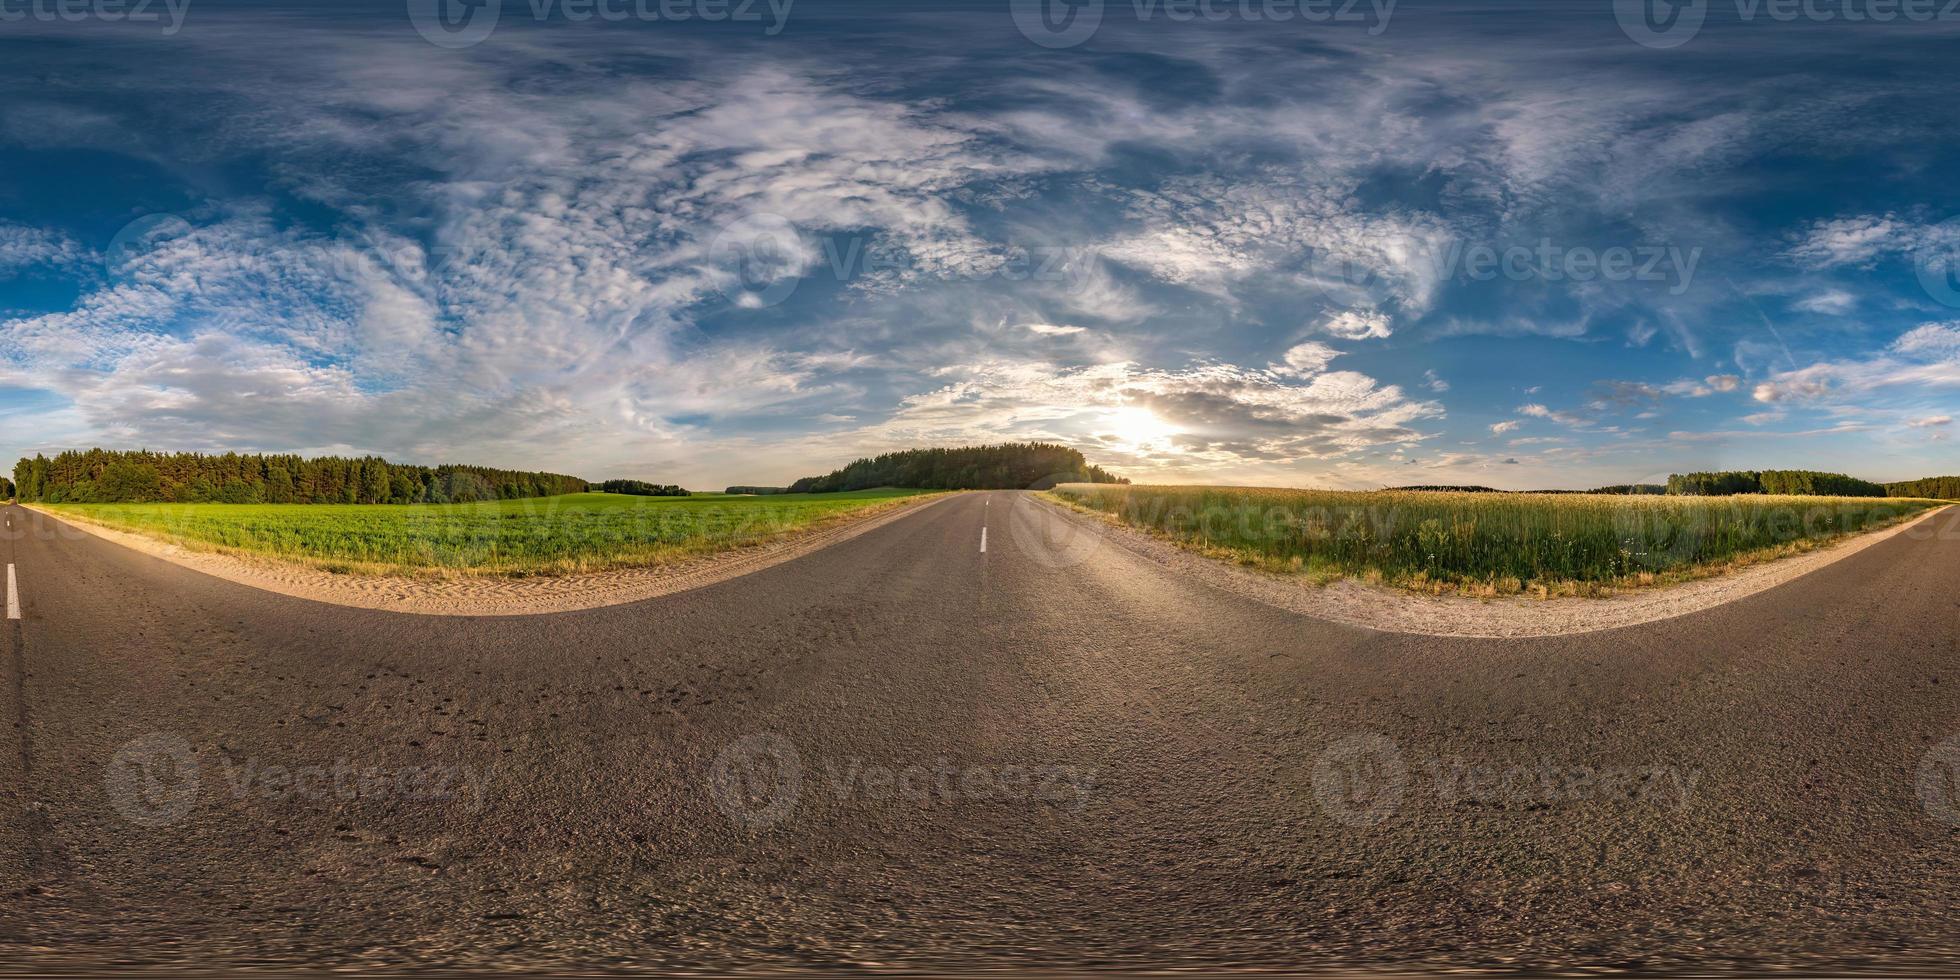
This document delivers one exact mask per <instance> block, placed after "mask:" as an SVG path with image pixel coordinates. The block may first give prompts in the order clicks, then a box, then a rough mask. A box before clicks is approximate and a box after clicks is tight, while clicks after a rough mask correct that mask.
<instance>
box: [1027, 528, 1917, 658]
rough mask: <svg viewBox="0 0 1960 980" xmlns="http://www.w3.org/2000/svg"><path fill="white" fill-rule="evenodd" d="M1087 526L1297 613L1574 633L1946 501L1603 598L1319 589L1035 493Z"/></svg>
mask: <svg viewBox="0 0 1960 980" xmlns="http://www.w3.org/2000/svg"><path fill="white" fill-rule="evenodd" d="M1037 498H1038V499H1040V500H1041V502H1042V504H1044V505H1045V506H1047V507H1049V508H1051V509H1053V510H1054V511H1056V512H1058V513H1060V514H1063V515H1066V516H1067V517H1068V519H1070V520H1072V521H1074V522H1076V523H1077V524H1078V525H1079V526H1080V527H1081V528H1082V529H1083V530H1084V531H1085V532H1086V533H1091V534H1096V535H1099V536H1100V537H1101V539H1102V540H1103V541H1105V542H1107V543H1108V544H1110V545H1112V546H1115V547H1120V548H1123V549H1125V550H1128V551H1130V552H1132V553H1134V554H1137V555H1139V556H1141V557H1143V558H1146V559H1148V560H1150V561H1152V562H1155V563H1156V564H1158V565H1161V566H1164V567H1166V568H1169V569H1173V570H1175V571H1177V572H1180V573H1182V574H1184V575H1187V576H1189V577H1191V578H1192V579H1195V580H1197V581H1199V582H1202V583H1204V584H1206V585H1209V586H1211V587H1213V588H1217V589H1222V590H1224V591H1226V592H1230V593H1233V594H1234V595H1238V596H1242V597H1245V598H1248V599H1253V600H1255V601H1258V602H1262V603H1265V604H1267V605H1271V606H1277V607H1279V608H1281V609H1285V610H1287V611H1289V612H1295V613H1299V614H1301V615H1303V616H1313V617H1315V618H1318V619H1325V620H1330V621H1333V622H1337V623H1343V624H1346V625H1349V626H1360V627H1364V628H1367V629H1372V630H1380V631H1382V632H1386V633H1409V634H1416V635H1421V636H1444V637H1484V638H1500V639H1502V638H1527V637H1553V636H1571V635H1577V634H1581V633H1593V632H1598V631H1600V630H1610V629H1620V628H1622V627H1627V626H1638V625H1640V624H1642V623H1652V622H1656V621H1659V620H1663V619H1673V618H1674V617H1677V616H1686V615H1688V614H1690V613H1697V612H1701V611H1702V610H1704V609H1711V608H1713V607H1715V606H1720V605H1723V604H1724V603H1729V602H1734V601H1736V600H1738V599H1744V598H1747V597H1749V596H1752V595H1755V594H1757V593H1759V592H1764V591H1767V590H1769V589H1773V588H1776V587H1777V586H1779V585H1782V584H1784V583H1786V582H1789V581H1792V580H1793V579H1796V578H1799V577H1801V576H1803V575H1807V574H1809V573H1811V572H1814V571H1816V570H1817V569H1820V568H1823V567H1824V566H1826V565H1829V564H1831V563H1833V562H1836V561H1840V560H1842V559H1844V558H1848V557H1850V556H1851V555H1855V554H1857V553H1858V552H1860V551H1863V550H1865V549H1866V548H1869V547H1871V546H1873V545H1876V544H1879V543H1880V542H1883V541H1886V540H1888V539H1890V538H1892V537H1893V536H1895V535H1899V534H1931V533H1934V530H1933V525H1932V524H1931V523H1930V522H1931V521H1932V519H1933V517H1934V516H1935V515H1938V514H1942V513H1944V512H1945V511H1946V510H1947V508H1946V507H1934V508H1932V509H1931V510H1928V511H1926V512H1925V513H1923V514H1921V515H1919V516H1918V517H1915V518H1911V519H1909V520H1905V521H1901V522H1900V523H1898V524H1894V525H1892V526H1890V527H1886V528H1882V529H1880V530H1877V531H1872V532H1869V533H1866V534H1861V535H1856V536H1853V537H1850V538H1847V539H1845V540H1843V541H1839V542H1836V543H1834V544H1831V545H1827V546H1825V547H1822V548H1818V549H1816V550H1814V551H1808V552H1804V553H1802V554H1799V555H1793V556H1790V557H1786V558H1778V559H1774V560H1771V561H1766V562H1761V563H1759V564H1753V565H1748V566H1745V567H1743V568H1740V569H1737V570H1735V571H1732V572H1727V573H1723V574H1720V575H1716V576H1713V577H1710V578H1702V579H1696V580H1693V581H1688V582H1681V583H1675V584H1667V585H1657V586H1652V587H1648V588H1640V589H1630V590H1627V591H1624V592H1620V593H1616V594H1614V595H1610V596H1604V597H1597V598H1580V597H1560V598H1548V599H1537V598H1530V597H1522V596H1518V597H1502V598H1473V597H1467V596H1427V595H1420V594H1417V593H1413V592H1408V591H1403V590H1399V589H1393V588H1389V587H1385V586H1378V585H1370V584H1367V583H1363V582H1357V581H1353V580H1351V579H1342V580H1338V581H1335V582H1331V583H1328V584H1326V585H1321V586H1316V585H1314V584H1312V583H1310V582H1308V581H1307V580H1305V579H1302V578H1297V577H1288V576H1285V575H1279V574H1275V573H1271V572H1266V571H1262V570H1259V569H1254V568H1249V567H1246V566H1242V565H1235V564H1232V563H1230V562H1227V561H1221V560H1219V559H1216V558H1211V557H1207V556H1204V555H1201V554H1198V553H1196V552H1193V551H1190V550H1187V549H1185V548H1183V547H1181V546H1179V545H1177V544H1174V543H1172V542H1170V541H1168V540H1165V539H1163V538H1160V537H1156V536H1154V535H1151V534H1150V533H1148V532H1146V531H1143V530H1140V529H1138V528H1134V527H1131V526H1129V525H1127V524H1123V523H1120V522H1119V521H1117V520H1116V519H1115V518H1112V517H1107V516H1104V515H1101V514H1094V513H1089V512H1085V511H1080V510H1077V509H1075V508H1072V507H1069V506H1067V505H1066V504H1063V503H1059V502H1057V501H1055V500H1052V499H1050V498H1048V497H1046V496H1045V495H1037Z"/></svg>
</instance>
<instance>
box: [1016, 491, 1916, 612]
mask: <svg viewBox="0 0 1960 980" xmlns="http://www.w3.org/2000/svg"><path fill="white" fill-rule="evenodd" d="M1053 493H1054V496H1055V497H1056V498H1057V499H1060V500H1062V501H1064V502H1066V503H1070V504H1073V505H1075V506H1077V507H1080V508H1084V509H1087V510H1090V511H1096V512H1100V513H1103V514H1107V515H1110V516H1112V517H1114V518H1116V519H1118V520H1120V521H1122V522H1124V523H1126V524H1130V525H1134V526H1137V527H1140V528H1144V529H1146V530H1149V531H1153V532H1156V533H1158V534H1161V535H1163V536H1165V537H1168V538H1170V539H1172V540H1174V541H1176V542H1178V543H1180V544H1184V545H1187V546H1191V547H1194V548H1198V549H1201V550H1207V551H1213V552H1217V553H1221V554H1225V555H1228V556H1231V557H1235V558H1238V559H1240V560H1242V561H1245V562H1249V563H1253V564H1257V565H1261V566H1264V567H1267V568H1270V569H1274V570H1280V571H1299V572H1303V573H1307V574H1309V575H1312V576H1314V577H1317V578H1323V579H1325V578H1335V577H1354V578H1364V579H1370V580H1377V579H1378V580H1384V581H1388V582H1391V583H1395V584H1402V585H1409V586H1416V587H1427V588H1430V589H1432V590H1434V591H1443V590H1446V589H1461V590H1467V591H1475V592H1481V593H1510V592H1519V591H1526V590H1556V591H1559V592H1575V591H1576V592H1587V591H1592V589H1591V588H1588V586H1598V585H1602V584H1628V583H1645V582H1650V581H1654V580H1657V579H1661V578H1675V577H1684V576H1686V575H1691V574H1697V573H1699V572H1701V571H1705V570H1707V569H1709V568H1711V567H1713V566H1720V565H1725V564H1730V563H1736V562H1741V561H1749V560H1755V559H1758V558H1761V557H1765V556H1768V555H1773V554H1782V553H1788V552H1792V551H1798V550H1803V549H1805V548H1809V547H1814V546H1815V545H1817V544H1819V543H1823V542H1826V541H1830V540H1832V539H1835V538H1838V537H1841V536H1843V535H1846V534H1853V533H1857V532H1859V531H1864V530H1869V529H1872V528H1876V527H1880V526H1883V525H1886V524H1889V523H1892V522H1894V521H1897V520H1899V519H1900V518H1902V517H1905V516H1908V515H1910V514H1915V513H1919V512H1921V511H1923V510H1925V509H1926V508H1928V507H1934V506H1938V502H1937V501H1931V500H1918V499H1910V498H1883V497H1880V498H1873V497H1773V496H1761V495H1755V496H1739V497H1656V496H1612V495H1598V494H1559V495H1534V494H1514V493H1429V492H1423V493H1410V492H1400V491H1377V492H1364V493H1356V492H1341V491H1324V490H1270V489H1257V488H1246V487H1154V486H1137V487H1123V486H1099V485H1089V484H1065V485H1063V486H1060V487H1057V488H1055V490H1054V491H1053Z"/></svg>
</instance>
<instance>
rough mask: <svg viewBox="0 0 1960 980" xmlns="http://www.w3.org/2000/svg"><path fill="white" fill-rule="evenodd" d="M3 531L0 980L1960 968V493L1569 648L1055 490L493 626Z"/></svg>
mask: <svg viewBox="0 0 1960 980" xmlns="http://www.w3.org/2000/svg"><path fill="white" fill-rule="evenodd" d="M4 515H5V517H6V520H7V521H8V522H10V525H11V526H10V527H9V528H8V529H7V530H6V532H5V533H6V537H5V540H4V542H0V551H3V552H4V554H5V561H6V562H7V563H9V564H10V565H12V566H14V567H15V568H16V569H17V580H18V595H19V603H20V607H21V614H22V617H23V618H21V619H19V620H10V621H8V622H7V624H6V626H7V628H8V640H7V643H8V645H9V649H8V651H7V656H6V659H5V663H6V665H7V666H6V687H7V690H6V692H5V695H4V697H0V711H4V712H5V713H6V715H7V720H8V722H9V725H8V727H7V731H8V736H7V737H9V738H10V739H11V740H12V743H13V744H12V745H11V746H9V747H8V748H7V749H6V751H4V752H0V776H3V777H4V780H3V781H0V785H4V787H5V797H4V799H0V810H3V811H4V823H3V824H0V826H3V827H4V831H3V833H4V837H3V838H0V845H4V847H3V848H0V892H3V893H4V895H5V900H4V901H0V966H11V967H13V968H20V967H22V966H23V965H26V964H35V965H39V966H46V965H48V964H50V963H52V962H53V961H55V960H57V959H61V960H71V961H73V960H93V961H98V962H106V961H121V962H125V963H136V964H157V965H183V964H190V963H206V964H208V963H214V962H227V963H234V964H247V965H258V966H268V965H273V966H277V965H300V964H307V965H316V966H357V965H364V964H365V965H384V966H386V965H393V966H416V965H423V966H426V965H447V966H454V967H485V966H523V967H566V966H582V967H587V968H599V969H605V968H614V969H629V968H664V969H675V968H680V967H686V966H700V967H705V968H710V969H725V968H729V967H738V966H747V967H757V968H789V967H802V966H819V967H821V966H835V965H849V964H858V965H882V966H886V967H892V968H899V967H912V968H920V969H954V968H961V967H1000V968H1012V967H1023V968H1030V967H1037V966H1078V967H1096V966H1101V967H1120V968H1136V967H1146V966H1149V967H1168V968H1187V967H1188V968H1198V967H1219V966H1242V967H1264V968H1292V969H1308V970H1311V969H1349V968H1360V967H1370V966H1383V965H1386V966H1399V967H1404V968H1409V967H1440V966H1445V965H1448V966H1459V967H1486V968H1494V969H1508V968H1531V969H1540V970H1568V969H1569V970H1578V969H1609V970H1610V969H1631V970H1671V969H1690V968H1692V969H1700V970H1712V971H1723V970H1731V971H1748V972H1755V971H1760V970H1764V969H1769V968H1773V967H1784V968H1789V967H1797V968H1807V969H1811V970H1828V971H1833V972H1848V971H1877V970H1888V969H1889V970H1914V969H1917V970H1921V971H1924V970H1928V969H1935V970H1939V971H1940V972H1951V971H1952V970H1953V969H1954V968H1955V965H1956V964H1960V915H1956V913H1960V908H1957V907H1956V906H1960V900H1956V896H1960V887H1957V886H1960V831H1957V830H1956V825H1960V793H1956V791H1955V787H1956V785H1960V784H1956V782H1955V780H1954V778H1953V776H1952V773H1953V771H1954V770H1955V769H1956V768H1960V743H1950V742H1947V740H1948V739H1952V738H1954V737H1955V736H1956V735H1957V734H1960V663H1956V654H1960V639H1957V638H1960V513H1956V511H1955V510H1949V511H1947V512H1945V513H1943V514H1941V515H1939V516H1937V517H1936V518H1934V520H1933V521H1932V522H1930V523H1929V524H1928V525H1925V527H1924V529H1925V530H1926V531H1928V532H1938V533H1913V534H1907V535H1901V536H1899V537H1896V538H1893V539H1892V540H1890V541H1887V542H1884V543H1882V544H1880V545H1877V546H1875V547H1872V548H1870V549H1867V550H1865V551H1863V552H1861V553H1859V554H1856V555H1854V556H1852V557H1849V558H1847V559H1845V560H1843V561H1840V562H1838V563H1836V564H1834V565H1831V566H1829V567H1828V568H1826V569H1824V570H1821V571H1819V572H1816V573H1814V574H1811V575H1809V576H1806V577H1804V578H1800V579H1798V580H1796V581H1794V582H1792V583H1790V584H1787V585H1785V586H1782V587H1780V588H1777V589H1773V590H1771V591H1768V592H1765V593H1762V594H1759V595H1757V596H1754V597H1751V598H1749V599H1745V600H1742V601H1740V602H1736V603H1733V604H1730V605H1727V606H1723V607H1719V608H1716V609H1712V610H1708V611H1706V612H1702V613H1699V614H1695V615H1692V616H1687V617H1682V618H1679V619H1674V620H1669V621H1664V622H1660V623H1654V624H1649V625H1646V626H1641V627H1635V628H1629V629H1624V630H1616V631H1609V632H1602V633H1592V634H1586V635H1582V636H1577V637H1572V638H1567V639H1544V640H1529V641H1502V640H1473V639H1447V640H1446V639H1433V638H1425V637H1417V636H1407V635H1394V634H1385V633H1376V632H1371V631H1367V630H1362V629H1357V628H1351V627H1344V626H1340V625H1335V624H1331V623H1326V622H1321V621H1316V620H1312V619H1305V618H1301V617H1299V616H1296V615H1293V614H1290V613H1286V612H1282V611H1280V610H1277V609H1273V608H1270V607H1267V606H1263V605H1260V604H1257V603H1254V602H1251V601H1248V600H1245V599H1241V598H1238V597H1235V596H1232V595H1229V594H1225V593H1221V592H1218V591H1214V590H1211V589H1209V588H1206V587H1203V586H1198V585H1194V584H1192V583H1191V582H1189V581H1187V580H1184V579H1180V578H1178V577H1175V576H1174V575H1173V574H1171V573H1169V572H1167V571H1165V570H1163V569H1160V568H1159V567H1158V566H1156V565H1154V564H1152V563H1150V562H1148V561H1145V560H1143V559H1140V558H1138V557H1136V556H1133V555H1131V554H1130V553H1128V552H1126V551H1123V550H1121V549H1120V548H1116V547H1114V546H1110V545H1106V544H1104V545H1098V544H1097V543H1096V539H1095V538H1094V537H1092V536H1091V537H1084V536H1081V534H1080V533H1079V532H1077V531H1075V530H1074V529H1075V528H1077V526H1078V525H1076V524H1075V523H1074V522H1073V520H1071V519H1069V518H1065V517H1061V516H1059V515H1057V514H1055V513H1054V512H1052V511H1050V510H1049V509H1048V508H1046V507H1045V506H1043V505H1041V504H1039V503H1037V502H1036V501H1033V500H1031V499H1028V498H1026V497H1025V496H1024V495H1020V494H1014V493H988V494H969V495H963V496H959V497H954V498H950V499H947V500H945V501H942V502H939V503H936V504H932V505H930V506H927V507H925V508H923V509H922V510H920V511H919V512H917V513H915V514H913V515H912V516H910V517H907V518H905V519H903V520H900V521H897V522H894V523H892V524H890V525H888V526H886V527H883V528H880V529H878V530H875V531H873V532H870V533H868V534H865V535H863V536H860V537H858V538H855V539H853V540H850V541H848V542H845V543H842V544H839V545H837V546H835V547H832V548H829V549H826V550H823V551H820V552H817V553H814V554H811V555H808V556H805V557H803V558H799V559H797V560H794V561H791V562H789V563H786V564H783V565H779V566H776V567H774V568H771V569H768V570H766V571H762V572H759V573H756V574H753V575H750V576H747V577H744V578H740V579H736V580H733V581H729V582H725V583H722V584H719V585H716V586H712V587H709V588H705V589H700V590H697V591H693V592H688V593H684V594H680V595H675V596H670V597H666V598H661V599H655V600H650V601H647V602H642V603H637V604H632V605H626V606H616V607H612V608H607V609H599V610H591V611H587V612H580V613H571V614H565V615H553V616H538V617H520V618H501V619H453V618H437V617H423V616H408V615H396V614H389V613H381V612H372V611H364V610H357V609H348V608H342V607H335V606H328V605H321V604H316V603H311V602H307V601H303V600H298V599H289V598H284V597H280V596H275V595H270V594H266V593H262V592H258V591H255V590H252V589H249V588H246V587H242V586H238V585H234V584H230V583H227V582H223V581H220V580H216V579H212V578H208V577H205V576H202V575H199V574H196V573H192V572H188V571H185V570H183V569H181V568H178V567H176V566H173V565H170V564H168V563H165V562H162V561H159V560H157V559H153V558H148V557H145V556H141V555H138V554H135V553H132V552H129V551H126V550H123V549H120V548H118V547H116V546H114V545H110V544H107V543H104V542H101V541H99V540H96V539H94V538H91V537H87V536H84V535H81V534H79V533H78V532H73V531H64V530H63V529H61V528H60V527H59V526H58V525H56V524H55V523H54V522H52V521H50V520H48V519H47V518H45V517H42V516H39V515H36V514H32V513H30V512H28V511H24V510H21V509H19V508H9V509H6V510H5V511H4ZM983 527H984V528H985V529H986V531H985V533H986V535H987V538H986V551H985V552H984V553H983V552H982V551H981V550H980V542H981V537H982V533H983V531H982V529H983ZM1943 746H1946V747H1943ZM1949 763H1953V764H1954V765H1949Z"/></svg>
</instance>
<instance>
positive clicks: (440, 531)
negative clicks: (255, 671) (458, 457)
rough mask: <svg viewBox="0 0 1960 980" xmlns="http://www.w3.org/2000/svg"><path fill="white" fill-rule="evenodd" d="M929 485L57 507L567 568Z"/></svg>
mask: <svg viewBox="0 0 1960 980" xmlns="http://www.w3.org/2000/svg"><path fill="white" fill-rule="evenodd" d="M925 492H927V491H919V490H892V489H884V490H861V491H857V492H854V493H829V494H781V495H775V496H766V497H730V496H725V495H722V494H700V495H696V496H692V497H631V496H623V495H620V494H610V493H577V494H567V495H564V496H559V497H539V498H534V499H529V500H500V501H495V502H489V503H480V504H392V505H391V504H346V505H341V504H51V505H40V506H45V507H46V509H47V510H49V511H50V512H52V513H54V514H56V515H57V516H60V515H74V516H77V517H82V518H87V519H90V520H94V521H100V522H102V523H104V524H107V525H110V526H112V527H117V528H122V529H124V530H130V531H137V532H142V533H146V534H150V535H152V536H156V537H161V538H164V539H166V540H171V541H175V542H178V543H182V544H186V545H189V546H192V547H202V548H209V549H217V550H227V551H239V552H247V553H252V554H259V555H272V556H276V557H279V558H286V559H293V560H298V561H302V562H305V563H308V564H313V565H316V566H320V567H324V568H329V569H332V570H335V571H346V572H366V573H382V572H404V571H407V572H424V571H431V570H439V571H447V572H464V573H491V574H562V573H568V572H578V571H594V570H598V569H605V568H619V567H625V566H631V565H646V564H654V563H658V562H662V561H669V560H673V559H676V558H681V557H686V556H691V555H701V554H708V553H712V552H717V551H725V550H729V549H732V548H739V547H743V546H746V545H753V544H760V543H763V542H766V541H770V540H773V539H776V538H779V537H782V536H784V535H787V534H791V533H794V532H798V531H803V530H808V529H812V528H815V527H818V526H821V525H823V524H825V523H828V522H832V521H835V520H838V519H840V518H842V517H844V516H845V515H849V514H854V513H861V512H864V511H866V510H868V509H878V508H883V507H890V506H895V505H897V504H898V503H899V502H900V501H903V500H904V499H906V498H910V497H916V496H919V495H920V494H922V493H925Z"/></svg>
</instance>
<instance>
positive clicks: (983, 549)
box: [7, 524, 987, 581]
mask: <svg viewBox="0 0 1960 980" xmlns="http://www.w3.org/2000/svg"><path fill="white" fill-rule="evenodd" d="M980 553H981V554H983V555H984V554H986V553H987V526H986V525H985V524H982V525H980ZM7 567H8V568H12V567H14V566H12V565H8V566H7ZM9 581H11V579H10V580H9Z"/></svg>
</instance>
